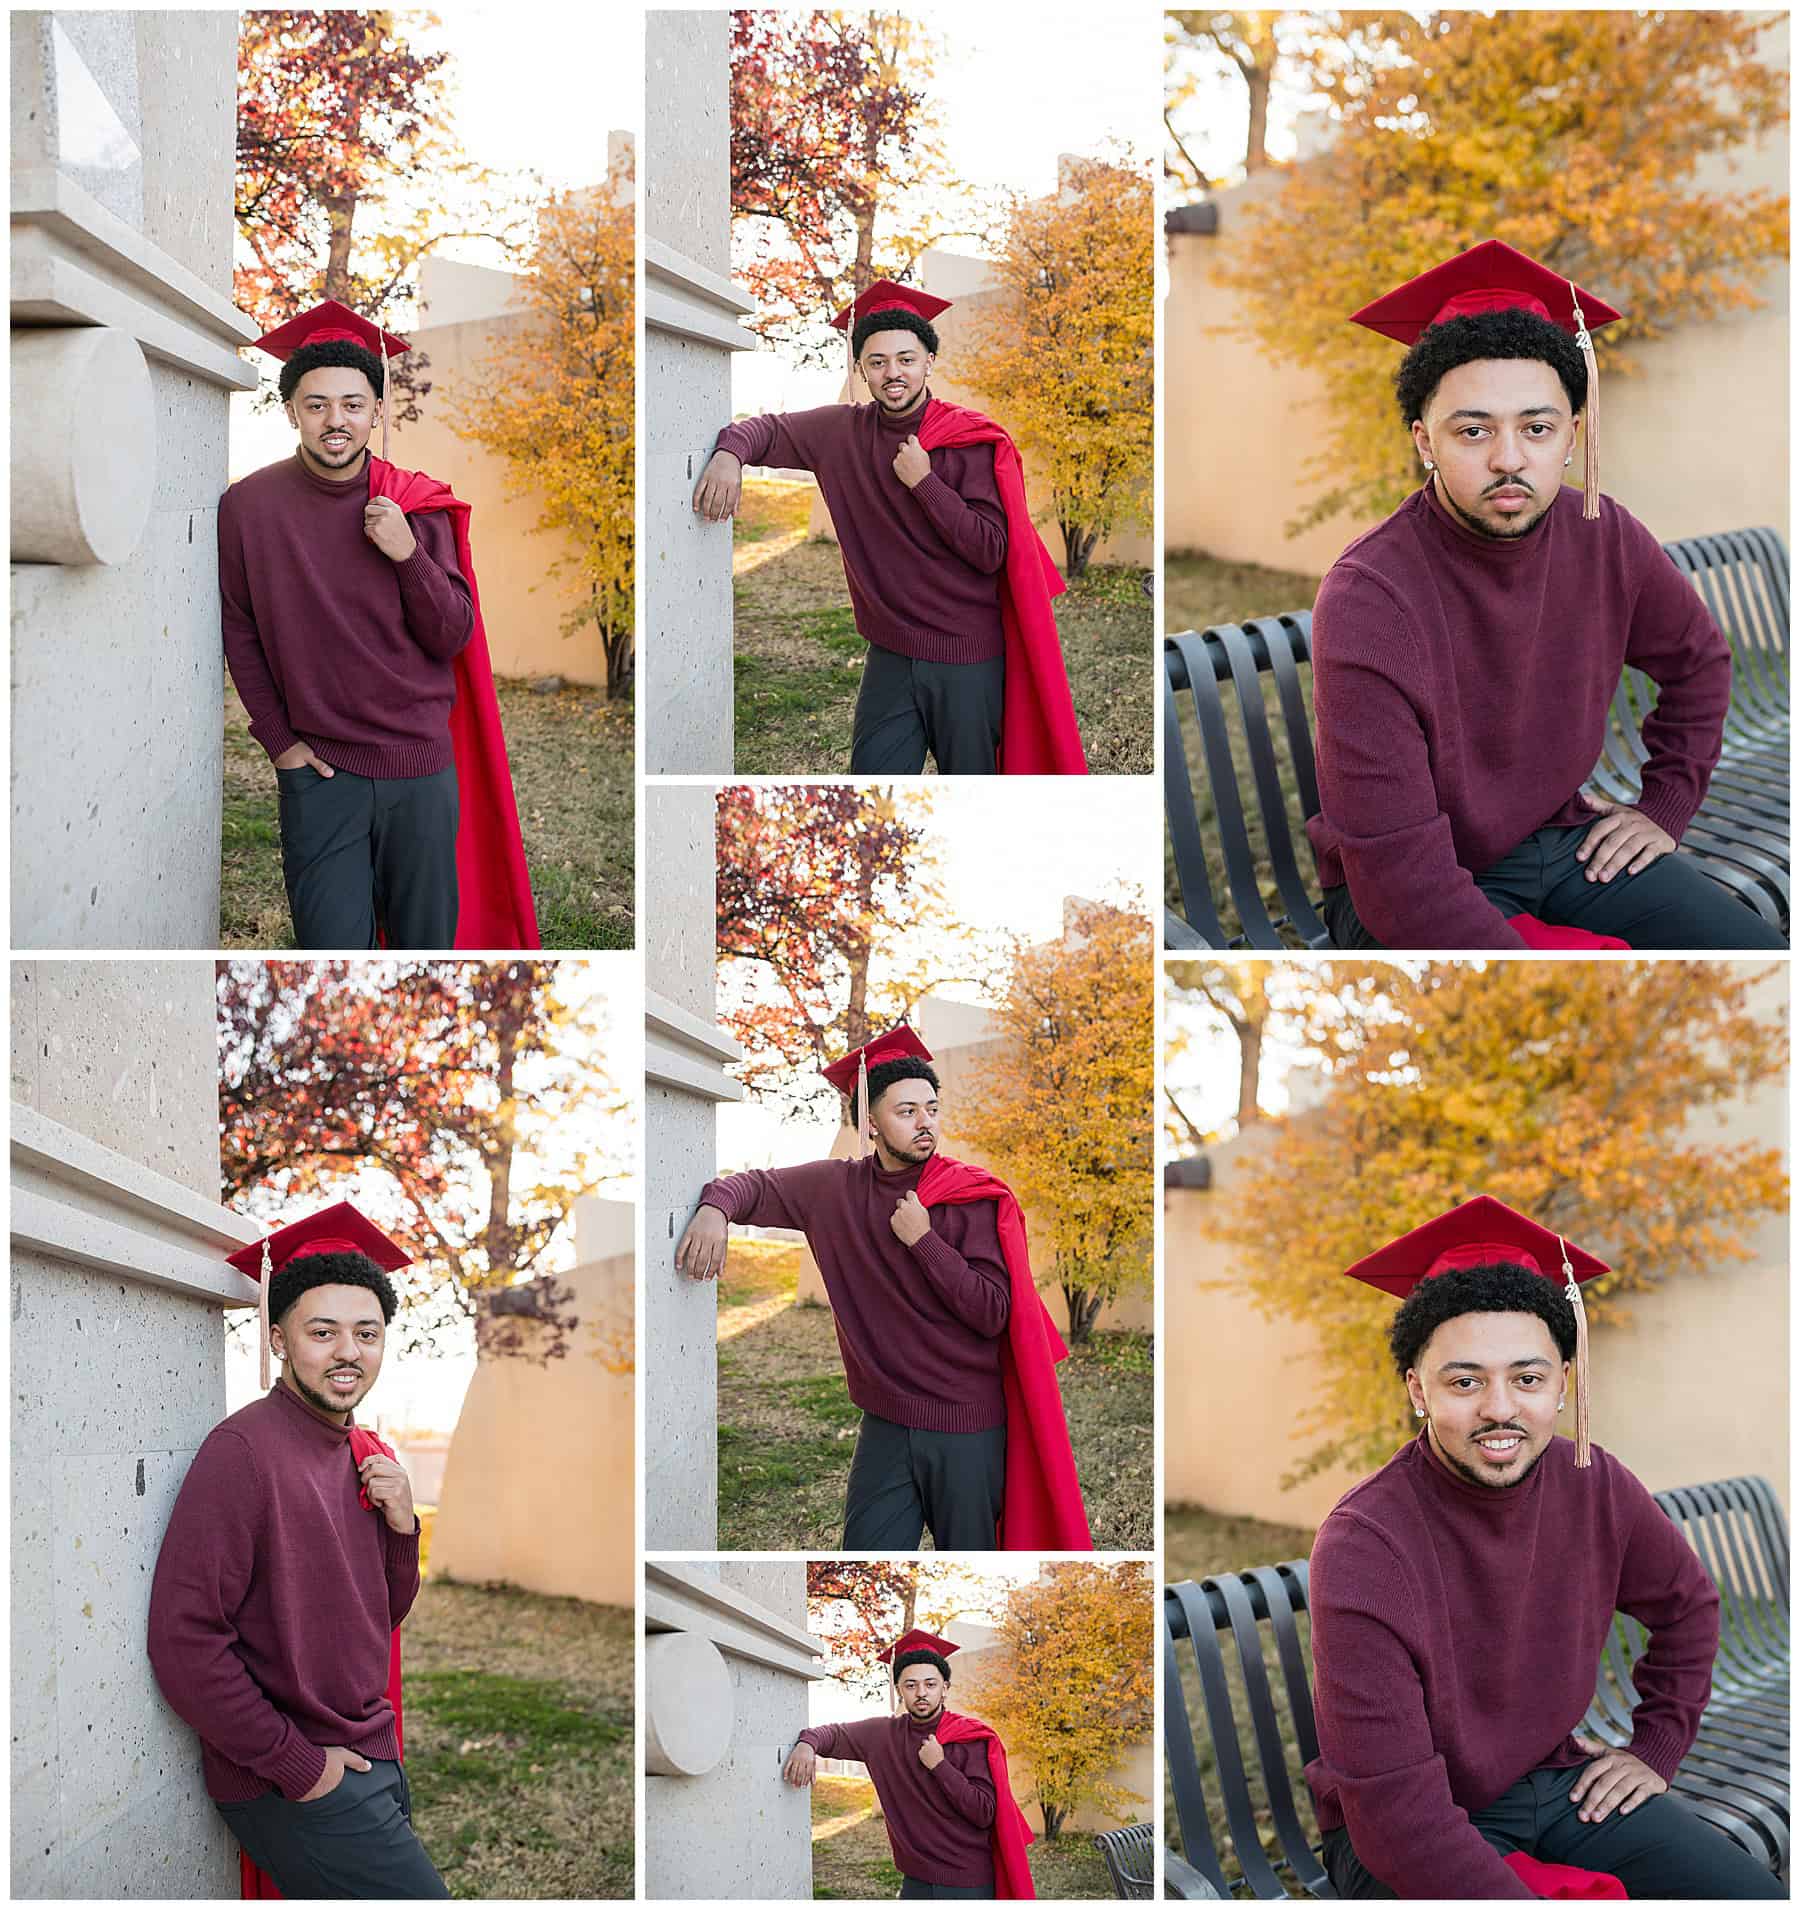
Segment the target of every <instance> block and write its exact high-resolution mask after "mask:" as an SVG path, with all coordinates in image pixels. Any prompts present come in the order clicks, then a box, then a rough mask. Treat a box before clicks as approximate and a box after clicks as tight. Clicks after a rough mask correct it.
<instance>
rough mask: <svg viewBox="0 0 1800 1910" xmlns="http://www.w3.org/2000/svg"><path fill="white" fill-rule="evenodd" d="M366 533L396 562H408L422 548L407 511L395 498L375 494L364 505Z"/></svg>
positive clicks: (377, 547) (385, 555)
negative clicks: (407, 518)
mask: <svg viewBox="0 0 1800 1910" xmlns="http://www.w3.org/2000/svg"><path fill="white" fill-rule="evenodd" d="M363 535H364V536H365V537H366V538H367V539H368V540H369V542H370V543H371V544H373V545H374V546H375V548H376V549H377V550H378V551H380V552H381V554H382V556H383V557H391V558H392V559H393V560H394V562H395V563H396V564H404V563H405V562H406V560H407V559H408V558H409V557H410V556H411V555H412V554H413V552H414V551H416V550H417V549H418V548H419V540H418V539H417V538H416V537H415V536H414V535H413V531H412V526H411V525H410V524H409V523H407V521H406V513H405V512H404V511H403V510H402V509H401V508H400V506H399V505H398V504H396V503H395V502H394V500H393V499H392V498H391V497H372V498H370V499H369V501H368V503H367V504H365V505H364V506H363Z"/></svg>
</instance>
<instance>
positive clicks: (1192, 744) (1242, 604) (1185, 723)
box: [1163, 551, 1320, 934]
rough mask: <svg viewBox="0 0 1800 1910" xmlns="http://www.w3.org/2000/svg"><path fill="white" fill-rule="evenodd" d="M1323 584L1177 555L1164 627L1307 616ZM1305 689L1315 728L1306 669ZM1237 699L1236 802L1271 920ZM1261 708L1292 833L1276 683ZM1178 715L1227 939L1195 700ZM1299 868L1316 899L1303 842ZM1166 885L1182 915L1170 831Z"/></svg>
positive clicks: (1267, 682) (1294, 810)
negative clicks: (1293, 612) (1289, 613)
mask: <svg viewBox="0 0 1800 1910" xmlns="http://www.w3.org/2000/svg"><path fill="white" fill-rule="evenodd" d="M1319 582H1320V580H1319V579H1318V578H1317V577H1312V576H1307V575H1304V574H1302V573H1301V572H1298V571H1290V570H1267V569H1265V568H1264V567H1263V566H1262V565H1260V564H1237V563H1227V562H1225V561H1223V560H1221V559H1219V558H1214V557H1208V556H1206V555H1205V554H1204V553H1202V552H1193V551H1184V552H1172V553H1171V554H1170V555H1169V556H1168V557H1167V558H1166V559H1165V560H1164V564H1163V604H1164V617H1163V622H1164V625H1165V627H1166V628H1167V629H1168V630H1169V631H1171V632H1174V631H1181V630H1204V629H1206V628H1207V627H1208V626H1209V625H1211V624H1216V623H1242V622H1244V621H1245V620H1246V619H1248V618H1251V617H1258V616H1273V615H1276V614H1278V613H1279V612H1281V611H1285V610H1310V609H1311V608H1312V603H1313V599H1314V598H1315V597H1316V596H1317V595H1318V590H1319ZM1300 682H1301V689H1302V692H1303V694H1304V697H1305V702H1306V718H1307V725H1308V728H1309V729H1310V727H1311V724H1312V671H1311V670H1310V669H1305V670H1302V672H1301V677H1300ZM1235 701H1236V698H1235V692H1233V691H1232V690H1231V689H1229V688H1227V690H1226V693H1225V707H1226V711H1227V718H1226V729H1227V733H1228V735H1229V739H1230V745H1231V753H1232V762H1233V766H1234V767H1235V769H1236V771H1237V786H1238V801H1239V803H1240V804H1241V805H1242V807H1243V812H1244V815H1245V817H1246V819H1247V822H1248V825H1249V831H1250V847H1251V850H1252V852H1253V855H1254V857H1255V861H1256V871H1257V886H1258V889H1259V891H1260V892H1261V894H1262V897H1263V900H1264V903H1265V905H1266V906H1267V907H1268V909H1269V912H1270V914H1271V915H1274V916H1279V915H1281V914H1283V913H1285V908H1284V905H1283V904H1282V902H1281V898H1280V895H1279V893H1278V892H1277V890H1276V888H1275V877H1274V870H1273V867H1272V865H1271V864H1270V861H1269V857H1268V852H1267V849H1266V846H1265V844H1264V842H1263V839H1262V832H1261V828H1260V825H1259V824H1258V823H1257V820H1256V818H1257V816H1258V815H1259V813H1260V809H1259V804H1258V799H1257V794H1256V785H1255V782H1254V780H1253V779H1252V777H1251V774H1250V758H1249V755H1248V752H1247V750H1246V748H1245V745H1244V736H1243V724H1242V721H1241V719H1240V718H1239V717H1238V715H1237V713H1236V708H1235ZM1263 705H1264V708H1265V709H1266V710H1267V711H1268V716H1269V727H1270V732H1271V734H1272V735H1273V737H1274V739H1275V756H1276V766H1277V769H1278V772H1279V777H1280V782H1281V789H1282V795H1283V797H1284V799H1285V802H1286V806H1287V813H1288V818H1289V826H1290V828H1294V827H1296V826H1297V822H1296V819H1297V818H1298V816H1299V814H1300V800H1299V793H1298V784H1297V783H1296V781H1295V776H1294V765H1293V759H1292V756H1291V754H1290V752H1289V750H1288V747H1287V742H1286V732H1285V727H1284V720H1283V717H1282V714H1281V704H1280V699H1279V697H1278V696H1277V694H1276V690H1275V682H1274V679H1273V677H1265V678H1264V679H1263ZM1176 708H1177V714H1178V716H1179V719H1180V723H1181V735H1182V742H1183V746H1184V748H1185V749H1186V752H1187V760H1188V771H1189V778H1190V786H1191V787H1192V789H1193V792H1194V803H1195V808H1196V810H1197V811H1198V814H1199V820H1200V834H1201V840H1202V841H1203V842H1204V843H1205V844H1206V850H1207V855H1206V866H1207V873H1208V876H1209V878H1210V880H1211V883H1212V892H1213V899H1214V901H1215V903H1216V904H1217V905H1218V908H1219V913H1220V917H1221V919H1222V920H1223V922H1224V926H1225V929H1226V931H1227V933H1228V934H1236V933H1237V932H1238V929H1239V927H1240V923H1239V921H1238V918H1237V915H1236V913H1235V911H1233V910H1232V909H1231V908H1230V906H1229V899H1228V898H1229V891H1228V890H1227V888H1226V885H1225V858H1224V856H1223V855H1222V854H1221V853H1220V850H1219V843H1218V818H1217V812H1216V809H1215V806H1214V803H1213V799H1212V793H1211V790H1210V788H1209V786H1208V783H1207V778H1206V771H1205V768H1204V759H1203V757H1202V756H1201V753H1200V731H1199V726H1198V725H1197V724H1196V723H1195V721H1194V711H1193V701H1192V699H1191V698H1190V697H1188V696H1187V695H1186V694H1185V693H1184V694H1183V695H1182V696H1181V697H1180V698H1179V700H1178V702H1177V705H1176ZM1294 851H1295V861H1296V864H1297V866H1298V867H1299V870H1300V873H1301V875H1302V877H1303V878H1304V879H1305V881H1306V883H1307V885H1308V889H1309V892H1311V893H1313V894H1315V895H1316V892H1317V884H1316V882H1315V880H1314V873H1313V861H1312V850H1311V849H1310V848H1309V847H1308V845H1307V843H1306V841H1305V839H1304V837H1301V836H1296V837H1295V841H1294ZM1163 880H1164V889H1165V899H1166V901H1167V903H1168V906H1169V907H1170V908H1172V909H1175V910H1176V911H1178V912H1180V910H1181V891H1180V887H1179V885H1178V884H1177V882H1176V880H1175V857H1174V852H1173V850H1172V848H1171V847H1170V845H1169V841H1168V837H1167V833H1166V831H1165V835H1164V843H1163Z"/></svg>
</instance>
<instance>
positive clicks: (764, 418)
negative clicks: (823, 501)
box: [713, 405, 850, 471]
mask: <svg viewBox="0 0 1800 1910" xmlns="http://www.w3.org/2000/svg"><path fill="white" fill-rule="evenodd" d="M834 412H835V413H837V414H838V416H839V418H842V419H847V418H848V417H849V415H850V407H849V406H848V405H815V406H813V407H812V409H810V410H808V411H766V412H764V413H762V415H761V416H759V417H755V418H740V419H738V421H737V422H736V423H735V424H728V425H727V426H726V427H725V429H724V430H723V431H721V432H720V433H719V437H718V442H717V443H716V444H715V445H714V446H713V449H714V450H715V451H729V452H730V453H731V455H732V456H733V457H734V458H736V459H737V461H738V462H739V463H740V464H763V465H771V466H773V467H774V468H775V469H776V470H783V471H811V470H815V469H817V462H816V460H817V459H818V457H819V454H820V452H821V450H822V449H823V448H825V447H826V446H828V445H829V443H830V442H831V440H832V438H833V436H834V432H833V425H834V424H835V423H836V422H837V420H835V419H834V418H833V417H832V414H833V413H834Z"/></svg>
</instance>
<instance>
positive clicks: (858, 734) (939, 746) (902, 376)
mask: <svg viewBox="0 0 1800 1910" xmlns="http://www.w3.org/2000/svg"><path fill="white" fill-rule="evenodd" d="M948 305H949V300H948V299H941V298H933V297H932V296H931V295H930V294H928V293H925V292H921V291H919V290H917V289H916V288H915V287H912V286H905V285H896V284H894V283H892V282H891V281H889V280H886V279H883V280H881V281H879V282H878V283H877V284H875V285H872V286H871V287H870V288H869V289H868V291H866V292H864V293H862V294H861V295H860V296H859V297H858V298H857V299H853V300H852V301H851V303H850V304H849V305H848V306H847V307H846V308H845V309H844V310H843V311H841V312H839V313H838V314H837V316H836V317H835V318H834V319H833V320H832V321H831V322H832V324H833V325H834V326H836V327H837V328H838V329H839V330H844V329H849V331H850V339H851V349H852V355H853V357H854V359H855V365H856V373H857V376H858V377H860V378H861V379H862V381H863V383H864V384H865V385H866V386H867V388H868V391H869V394H870V399H871V402H870V403H868V404H866V405H823V406H820V407H819V408H818V409H816V410H813V411H793V412H786V413H782V414H780V415H772V416H765V417H760V418H745V419H742V420H740V421H739V422H738V423H736V424H730V425H727V426H726V427H725V429H724V430H723V431H721V432H720V433H719V436H718V441H717V448H716V449H715V450H714V452H713V454H712V456H711V458H709V459H708V460H707V464H706V468H705V469H704V470H703V471H702V472H701V473H700V481H699V483H698V484H697V485H696V486H695V490H694V509H695V510H696V511H697V512H698V513H699V514H700V515H701V516H702V517H705V518H709V519H711V520H713V521H715V522H716V521H718V520H721V519H724V518H728V517H730V516H731V515H732V514H733V513H734V512H735V511H736V510H737V507H738V499H739V496H740V494H741V492H742V488H743V468H744V466H745V465H746V464H772V465H777V466H781V467H784V468H790V469H794V470H801V471H811V472H812V473H813V474H814V476H815V477H816V478H817V479H818V481H819V488H820V490H821V491H822V492H823V493H824V494H825V502H826V504H827V506H828V507H829V508H830V511H831V522H832V527H833V529H834V530H835V531H836V533H837V540H838V548H839V550H840V551H841V553H842V555H843V559H844V576H845V579H846V581H847V582H848V584H849V586H850V601H851V603H852V605H853V606H854V608H855V612H856V627H857V629H858V630H859V631H860V632H861V633H862V635H863V636H864V637H865V638H866V639H867V640H868V644H869V653H868V656H867V658H866V660H865V662H864V664H863V676H862V688H861V690H860V691H859V692H858V695H857V699H856V721H855V725H854V729H853V732H852V741H851V747H850V768H851V771H852V773H854V774H867V775H881V776H895V775H899V776H916V775H918V774H920V773H921V772H922V771H923V769H924V767H925V759H926V757H927V755H929V756H931V757H932V758H933V760H934V761H935V762H936V764H937V767H938V771H939V773H940V774H942V775H948V776H991V775H993V774H994V773H995V772H996V770H999V769H1004V770H1005V771H1006V772H1007V773H1008V774H1011V775H1051V774H1055V775H1070V774H1080V773H1082V772H1083V770H1084V769H1085V762H1084V760H1083V759H1082V755H1081V742H1080V737H1079V735H1078V734H1077V732H1076V728H1075V716H1074V709H1073V706H1072V704H1071V703H1070V700H1069V683H1068V674H1067V672H1066V670H1065V668H1064V666H1063V660H1062V650H1061V647H1060V644H1059V643H1058V640H1057V636H1056V622H1055V618H1054V616H1053V615H1052V614H1051V611H1050V599H1051V597H1053V596H1054V595H1056V593H1057V592H1059V591H1060V590H1061V589H1062V588H1063V584H1062V580H1061V579H1060V577H1058V576H1057V574H1056V569H1055V566H1054V565H1053V564H1052V563H1051V562H1050V558H1049V554H1048V553H1047V552H1046V551H1045V550H1044V547H1043V541H1042V539H1041V538H1039V536H1038V534H1037V532H1036V531H1035V530H1034V529H1033V527H1032V524H1031V518H1030V514H1029V512H1028V511H1027V509H1026V506H1025V487H1024V475H1023V467H1022V466H1021V464H1020V462H1019V454H1018V451H1017V450H1016V448H1015V447H1014V445H1013V443H1012V440H1011V439H1010V438H1008V437H1007V435H1006V434H1005V432H1003V431H1002V430H1001V429H1000V428H999V426H998V425H996V424H994V423H993V422H992V421H991V420H989V419H986V418H984V417H982V416H981V414H980V413H979V412H973V411H968V410H965V409H963V408H962V407H960V406H956V405H949V404H945V403H943V402H942V401H940V400H938V399H935V398H933V396H932V395H931V392H930V390H929V388H928V384H927V381H928V379H929V378H930V376H931V369H932V366H933V365H934V364H935V363H936V361H937V349H938V336H937V332H936V331H935V329H934V328H933V326H932V324H931V321H932V319H933V318H935V317H936V316H937V315H938V314H939V313H940V312H942V311H944V310H946V309H947V307H948ZM859 312H860V316H858V315H857V314H858V313H859ZM853 321H854V322H853Z"/></svg>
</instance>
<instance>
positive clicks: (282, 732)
mask: <svg viewBox="0 0 1800 1910" xmlns="http://www.w3.org/2000/svg"><path fill="white" fill-rule="evenodd" d="M250 734H251V735H252V736H254V737H255V738H256V740H257V741H258V742H259V743H260V744H261V745H262V746H263V748H264V749H265V750H267V751H268V754H269V761H270V762H273V761H274V760H275V758H276V757H277V756H279V755H281V754H282V753H283V752H284V751H286V750H290V749H292V748H293V747H294V745H295V744H296V743H297V742H299V740H300V739H299V737H297V736H296V735H295V734H294V732H293V731H292V730H291V729H289V728H288V724H287V718H286V717H285V716H283V715H282V714H281V712H280V711H279V710H276V711H274V712H272V713H271V714H270V715H268V716H264V717H259V718H258V719H257V721H256V722H254V723H252V724H251V725H250Z"/></svg>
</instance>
